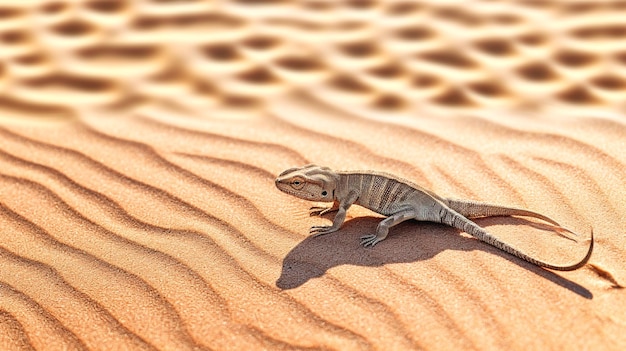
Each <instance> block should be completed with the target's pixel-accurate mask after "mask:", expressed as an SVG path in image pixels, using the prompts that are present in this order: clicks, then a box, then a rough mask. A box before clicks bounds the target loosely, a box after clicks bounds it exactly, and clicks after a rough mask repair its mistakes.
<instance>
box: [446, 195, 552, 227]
mask: <svg viewBox="0 0 626 351" xmlns="http://www.w3.org/2000/svg"><path fill="white" fill-rule="evenodd" d="M446 204H447V205H448V207H450V208H451V209H453V210H455V211H456V212H458V213H460V214H461V215H463V216H464V217H465V218H477V217H492V216H524V217H534V218H539V219H541V220H543V221H546V222H548V223H550V224H554V225H556V226H558V227H560V226H561V225H560V224H558V223H557V222H556V221H555V220H553V219H552V218H550V217H547V216H544V215H542V214H541V213H537V212H533V211H529V210H524V209H521V208H515V207H506V206H498V205H491V204H488V203H483V202H476V201H465V200H456V199H446Z"/></svg>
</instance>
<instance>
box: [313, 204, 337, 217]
mask: <svg viewBox="0 0 626 351" xmlns="http://www.w3.org/2000/svg"><path fill="white" fill-rule="evenodd" d="M331 211H337V209H334V208H332V207H324V206H313V207H311V208H309V216H322V215H325V214H326V213H328V212H331Z"/></svg>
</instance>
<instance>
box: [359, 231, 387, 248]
mask: <svg viewBox="0 0 626 351" xmlns="http://www.w3.org/2000/svg"><path fill="white" fill-rule="evenodd" d="M382 240H383V239H381V238H379V237H377V236H376V234H369V235H364V236H362V237H361V245H363V247H373V246H374V245H376V244H378V243H379V242H381V241H382Z"/></svg>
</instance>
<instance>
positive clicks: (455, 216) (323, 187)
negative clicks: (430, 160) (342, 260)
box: [275, 164, 594, 271]
mask: <svg viewBox="0 0 626 351" xmlns="http://www.w3.org/2000/svg"><path fill="white" fill-rule="evenodd" d="M275 185H276V187H277V188H278V189H279V190H281V191H282V192H284V193H286V194H289V195H292V196H295V197H298V198H300V199H304V200H309V201H315V202H333V206H331V207H315V206H314V207H311V209H310V213H311V215H323V214H325V213H329V212H333V211H336V212H337V214H336V215H335V218H334V220H333V223H332V225H330V226H313V227H311V229H310V233H311V234H313V236H319V235H324V234H330V233H333V232H336V231H338V230H339V229H340V228H341V226H342V224H343V222H344V221H345V219H346V212H347V210H348V208H350V206H352V205H359V206H362V207H365V208H367V209H369V210H372V211H374V212H376V213H379V214H381V215H383V216H386V218H385V219H383V220H382V221H381V222H380V223H379V224H378V226H377V228H376V233H375V234H370V235H365V236H362V237H361V244H362V245H363V246H364V247H373V246H374V245H376V244H377V243H379V242H381V241H382V240H384V239H385V238H386V237H387V235H388V233H389V229H390V228H391V227H393V226H395V225H397V224H399V223H401V222H404V221H406V220H410V219H416V220H418V221H429V222H436V223H442V224H446V225H449V226H451V227H454V228H457V229H459V230H462V231H464V232H466V233H468V234H470V235H472V236H473V237H475V238H476V239H478V240H481V241H483V242H485V243H487V244H490V245H492V246H494V247H496V248H498V249H500V250H502V251H504V252H507V253H509V254H511V255H513V256H516V257H518V258H520V259H522V260H524V261H527V262H530V263H532V264H534V265H537V266H540V267H544V268H548V269H552V270H558V271H570V270H575V269H578V268H580V267H582V266H584V265H585V264H586V263H587V261H588V260H589V258H590V257H591V253H592V251H593V243H594V241H593V230H592V231H591V243H590V245H589V249H588V251H587V254H586V255H585V257H584V258H583V259H582V260H580V261H579V262H577V263H574V264H570V265H556V264H550V263H547V262H544V261H541V260H538V259H535V258H533V257H530V256H529V255H527V254H525V253H524V252H522V251H520V250H519V249H517V248H515V247H513V246H511V245H509V244H507V243H505V242H503V241H501V240H499V239H498V238H496V237H494V236H493V235H491V234H489V233H488V232H487V231H486V230H485V229H483V228H482V227H480V226H479V225H478V224H476V223H475V222H473V221H472V220H470V218H478V217H489V216H526V217H534V218H538V219H541V220H543V221H546V222H548V223H550V224H553V225H555V226H556V227H557V229H561V230H566V229H564V228H562V227H560V225H559V224H558V223H557V222H556V221H554V220H552V219H550V218H549V217H547V216H544V215H542V214H540V213H537V212H533V211H529V210H525V209H521V208H515V207H505V206H498V205H492V204H488V203H482V202H475V201H469V200H456V199H450V198H445V197H441V196H439V195H437V194H435V193H434V192H432V191H430V190H427V189H425V188H423V187H421V186H419V185H417V184H414V183H413V182H411V181H408V180H406V179H402V178H400V177H397V176H395V175H392V174H389V173H384V172H377V171H333V170H332V169H330V168H328V167H321V166H317V165H314V164H309V165H306V166H303V167H294V168H289V169H287V170H285V171H284V172H282V173H280V174H279V175H278V178H276V180H275Z"/></svg>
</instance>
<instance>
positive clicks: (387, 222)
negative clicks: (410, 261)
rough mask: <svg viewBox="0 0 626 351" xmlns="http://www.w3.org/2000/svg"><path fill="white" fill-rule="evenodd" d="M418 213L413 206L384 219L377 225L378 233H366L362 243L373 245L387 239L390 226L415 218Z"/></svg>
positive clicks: (367, 245)
mask: <svg viewBox="0 0 626 351" xmlns="http://www.w3.org/2000/svg"><path fill="white" fill-rule="evenodd" d="M416 215H417V211H415V209H413V208H405V209H402V210H400V211H398V212H396V213H394V214H393V215H391V216H389V217H387V218H385V219H383V220H382V221H380V223H378V227H376V234H369V235H364V236H362V237H361V245H363V246H365V247H372V246H374V245H376V244H378V243H379V242H381V241H383V240H385V238H386V237H387V234H389V228H391V227H393V226H395V225H397V224H400V223H402V222H404V221H406V220H409V219H414V218H415V216H416Z"/></svg>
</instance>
